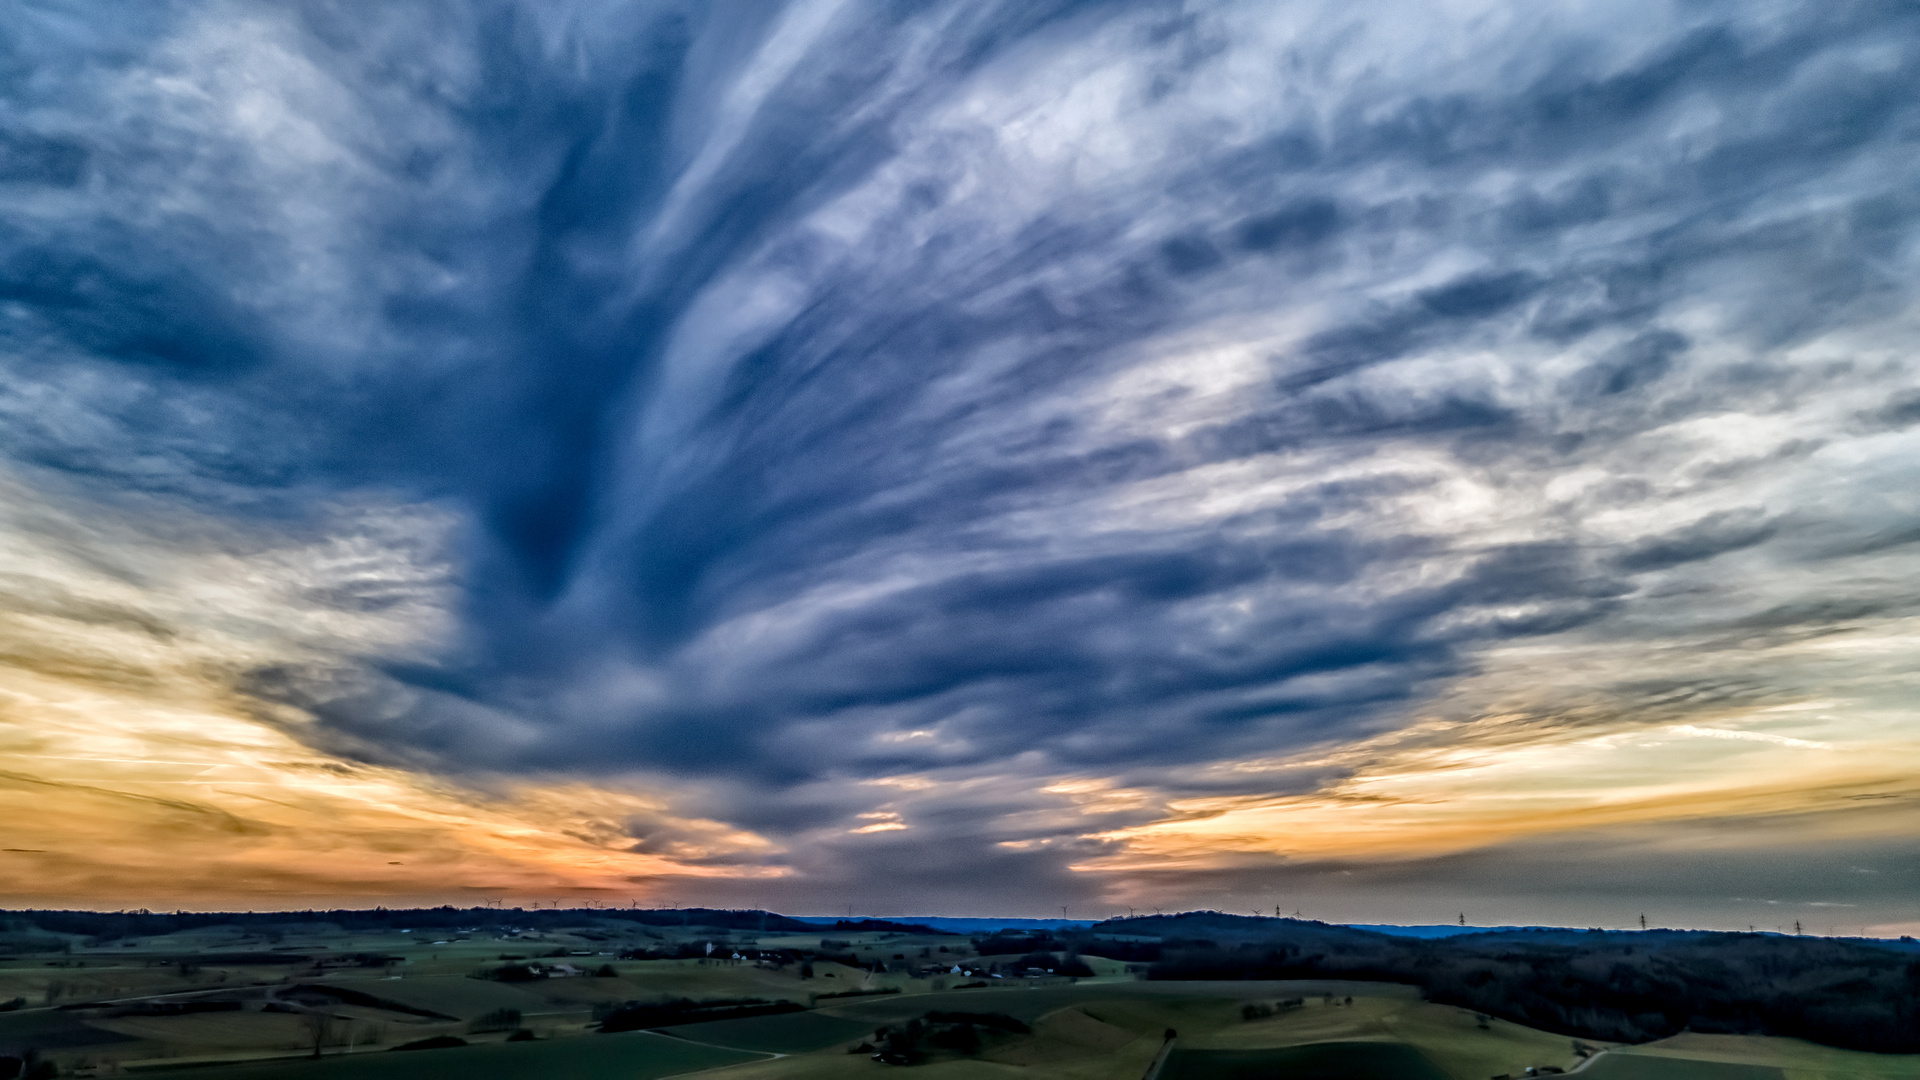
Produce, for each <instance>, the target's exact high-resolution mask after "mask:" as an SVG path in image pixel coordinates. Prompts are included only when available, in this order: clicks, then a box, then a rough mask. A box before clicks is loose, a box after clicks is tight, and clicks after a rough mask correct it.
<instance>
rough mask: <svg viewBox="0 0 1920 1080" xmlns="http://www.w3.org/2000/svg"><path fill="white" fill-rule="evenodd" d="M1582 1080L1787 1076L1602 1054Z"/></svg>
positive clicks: (1752, 1068)
mask: <svg viewBox="0 0 1920 1080" xmlns="http://www.w3.org/2000/svg"><path fill="white" fill-rule="evenodd" d="M1580 1075H1581V1077H1582V1078H1583V1080H1784V1078H1785V1076H1786V1074H1785V1073H1784V1072H1782V1071H1781V1070H1779V1069H1777V1068H1768V1067H1767V1066H1764V1065H1732V1064H1728V1063H1726V1062H1720V1061H1701V1060H1698V1059H1696V1058H1671V1057H1654V1056H1651V1055H1647V1054H1602V1055H1600V1057H1599V1058H1598V1059H1596V1060H1595V1061H1594V1062H1593V1064H1591V1065H1589V1066H1587V1067H1586V1068H1584V1069H1582V1070H1580Z"/></svg>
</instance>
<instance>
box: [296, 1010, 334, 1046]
mask: <svg viewBox="0 0 1920 1080" xmlns="http://www.w3.org/2000/svg"><path fill="white" fill-rule="evenodd" d="M300 1023H301V1025H302V1026H303V1027H305V1028H306V1031H307V1041H308V1042H309V1043H311V1044H312V1046H313V1056H314V1057H316V1058H317V1057H319V1056H320V1049H321V1048H322V1047H324V1046H326V1045H327V1040H328V1039H330V1038H332V1037H333V1015H332V1014H331V1013H326V1012H322V1011H321V1010H319V1009H308V1010H307V1011H306V1012H304V1013H301V1014H300Z"/></svg>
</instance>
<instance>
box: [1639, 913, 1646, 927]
mask: <svg viewBox="0 0 1920 1080" xmlns="http://www.w3.org/2000/svg"><path fill="white" fill-rule="evenodd" d="M1646 928H1647V913H1646V912H1644V911H1643V912H1641V913H1640V929H1642V930H1645V929H1646Z"/></svg>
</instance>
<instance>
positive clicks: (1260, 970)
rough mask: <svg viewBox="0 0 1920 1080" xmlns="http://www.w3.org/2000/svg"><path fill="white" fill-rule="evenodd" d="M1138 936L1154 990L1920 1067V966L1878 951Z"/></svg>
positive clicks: (1657, 935)
mask: <svg viewBox="0 0 1920 1080" xmlns="http://www.w3.org/2000/svg"><path fill="white" fill-rule="evenodd" d="M1126 926H1127V928H1128V930H1129V931H1130V932H1131V933H1135V934H1137V933H1140V932H1141V931H1142V930H1146V929H1147V927H1148V926H1154V927H1156V928H1157V929H1159V930H1161V931H1163V932H1164V933H1165V935H1166V940H1165V941H1164V942H1163V944H1162V954H1161V957H1160V959H1159V960H1158V961H1157V962H1156V963H1155V964H1154V965H1153V967H1152V968H1151V969H1150V971H1149V977H1150V978H1155V979H1328V978H1337V979H1365V980H1381V981H1391V982H1401V983H1411V984H1413V985H1416V986H1419V987H1421V988H1422V990H1424V991H1425V993H1426V995H1427V997H1428V998H1429V999H1431V1000H1433V1001H1437V1002H1441V1003H1443V1004H1450V1005H1459V1006H1462V1007H1465V1008H1469V1009H1473V1010H1475V1011H1477V1012H1481V1013H1486V1014H1489V1015H1492V1016H1497V1017H1502V1018H1504V1019H1507V1020H1512V1021H1514V1022H1517V1023H1521V1024H1525V1025H1527V1026H1529V1027H1535V1028H1541V1029H1544V1030H1548V1031H1554V1032H1559V1033H1561V1034H1565V1035H1571V1036H1579V1037H1584V1038H1596V1039H1608V1040H1615V1041H1620V1042H1644V1041H1648V1040H1652V1039H1659V1038H1665V1037H1667V1036H1669V1035H1675V1034H1678V1033H1679V1032H1681V1031H1685V1030H1693V1031H1700V1032H1710V1033H1725V1034H1753V1035H1785V1036H1793V1037H1796V1038H1803V1039H1808V1040H1811V1041H1813V1042H1819V1043H1825V1044H1827V1045H1829V1046H1839V1047H1845V1048H1848V1049H1854V1050H1869V1051H1877V1052H1882V1053H1915V1052H1920V956H1915V955H1913V954H1911V953H1903V952H1901V951H1899V950H1898V949H1897V948H1892V947H1881V946H1877V945H1874V944H1870V943H1863V942H1856V941H1836V940H1832V939H1824V938H1795V937H1782V936H1778V935H1771V934H1734V933H1708V932H1693V931H1652V932H1640V933H1630V932H1629V933H1610V932H1604V931H1598V930H1595V931H1588V932H1584V933H1577V932H1576V933H1569V932H1565V931H1547V932H1528V931H1509V932H1499V933H1487V934H1468V935H1462V936H1459V937H1451V938H1443V939H1438V940H1417V939H1409V938H1396V937H1389V936H1387V935H1383V934H1375V933H1370V932H1368V931H1363V930H1352V929H1349V928H1346V927H1335V926H1328V925H1326V924H1323V923H1309V922H1301V921H1297V920H1290V919H1246V918H1242V917H1238V916H1229V915H1218V914H1214V913H1202V914H1198V915H1188V916H1165V917H1156V918H1155V919H1132V920H1128V921H1127V923H1126ZM1096 929H1097V928H1096ZM1149 932H1151V931H1149ZM1090 951H1091V950H1090Z"/></svg>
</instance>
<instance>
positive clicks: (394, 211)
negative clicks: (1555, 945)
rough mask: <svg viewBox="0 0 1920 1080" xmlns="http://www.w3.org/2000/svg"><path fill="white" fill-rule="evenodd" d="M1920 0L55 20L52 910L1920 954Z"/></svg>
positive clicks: (51, 97) (42, 308)
mask: <svg viewBox="0 0 1920 1080" xmlns="http://www.w3.org/2000/svg"><path fill="white" fill-rule="evenodd" d="M1916 85H1920V10H1917V9H1915V8H1914V7H1913V6H1912V5H1911V4H1909V3H1899V2H1891V0H1889V2H1865V0H1863V2H1847V0H1839V2H1836V0H1822V2H1817V3H1816V2H1804V3H1802V2H1774V0H1742V2H1739V3H1733V2H1724V3H1723V2H1710V0H1673V2H1656V0H1574V2H1569V3H1562V4H1530V3H1517V2H1513V0H1441V2H1420V3H1416V2H1412V0H1379V2H1376V3H1370V4H1364V5H1354V4H1350V3H1335V2H1310V0H1258V2H1248V3H1225V2H1205V0H1195V2H1191V3H1158V2H1154V3H1146V2H1142V3H1118V2H1116V3H1063V2H1055V0H952V2H938V0H924V2H911V3H909V2H867V3H863V2H860V0H823V2H794V3H784V4H783V3H776V2H770V0H738V2H730V3H726V4H709V3H673V2H658V3H641V2H618V3H616V2H607V0H603V2H592V0H537V2H533V0H529V2H525V3H513V2H506V0H464V2H453V0H447V2H433V0H423V2H421V3H413V4H405V5H365V4H350V3H328V2H321V0H313V2H298V0H274V2H259V3H248V2H241V0H234V2H222V0H193V2H187V0H183V2H160V0H155V2H152V3H143V4H139V5H134V6H132V7H128V6H126V5H119V4H103V3H99V2H80V0H16V2H13V3H9V4H7V5H6V6H5V8H4V10H3V11H0V821H4V823H5V824H4V825H3V826H0V842H3V846H4V848H5V850H4V851H0V905H6V906H13V907H25V906H84V907H104V908H121V907H140V906H144V907H151V908H156V909H163V908H164V909H171V908H175V907H184V908H197V909H206V908H248V909H269V908H283V907H307V906H313V905H326V906H333V905H349V906H351V905H362V904H364V905H371V904H375V903H384V904H388V905H394V904H413V903H422V904H428V903H430V904H439V903H458V904H472V903H482V902H487V901H495V900H497V901H500V902H503V903H505V904H507V905H508V906H512V905H515V904H519V905H524V906H531V905H533V904H553V903H561V904H563V905H581V904H586V903H589V902H591V903H605V904H609V905H615V906H627V905H633V904H637V905H641V906H661V905H667V906H680V905H691V904H702V905H711V906H732V907H763V908H770V909H773V910H778V911H786V912H791V913H800V914H820V913H835V912H848V911H852V912H857V913H861V914H879V915H886V914H940V915H954V916H963V915H1006V916H1057V915H1059V914H1061V913H1065V914H1068V915H1070V916H1071V917H1075V918H1101V917H1105V916H1107V915H1109V914H1113V913H1116V912H1123V911H1126V910H1140V911H1146V910H1151V909H1163V910H1169V911H1172V910H1180V909H1186V908H1195V907H1206V908H1215V909H1219V910H1224V911H1234V912H1253V911H1262V912H1268V913H1271V912H1273V911H1279V912H1281V913H1283V914H1291V913H1294V912H1296V911H1297V912H1300V913H1301V914H1303V915H1304V916H1307V917H1312V918H1321V919H1327V920H1332V921H1355V922H1406V923H1435V922H1451V921H1457V919H1459V918H1465V919H1467V920H1468V921H1470V922H1475V923H1480V924H1500V923H1551V924H1561V925H1573V926H1608V927H1624V926H1629V925H1638V923H1637V920H1638V918H1639V917H1640V916H1641V915H1643V914H1644V915H1645V916H1646V917H1647V918H1648V920H1649V922H1650V923H1651V924H1653V925H1668V926H1702V927H1720V928H1740V929H1744V928H1746V927H1747V926H1757V927H1759V928H1761V929H1773V928H1777V927H1787V926H1789V925H1790V924H1791V923H1793V922H1794V921H1796V920H1799V921H1802V922H1804V923H1805V925H1806V926H1807V928H1808V929H1809V930H1814V931H1818V932H1835V933H1875V934H1892V933H1911V932H1915V931H1917V930H1920V899H1917V898H1920V828H1916V825H1920V724H1917V723H1916V721H1917V720H1920V716H1917V715H1916V713H1917V711H1920V664H1917V663H1916V657H1920V354H1917V353H1916V350H1915V348H1914V344H1915V342H1916V341H1917V340H1920V335H1917V334H1916V331H1917V330H1920V187H1916V184H1915V181H1914V178H1915V177H1916V176H1920V95H1915V94H1914V93H1913V88H1914V87H1915V86H1916Z"/></svg>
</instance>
